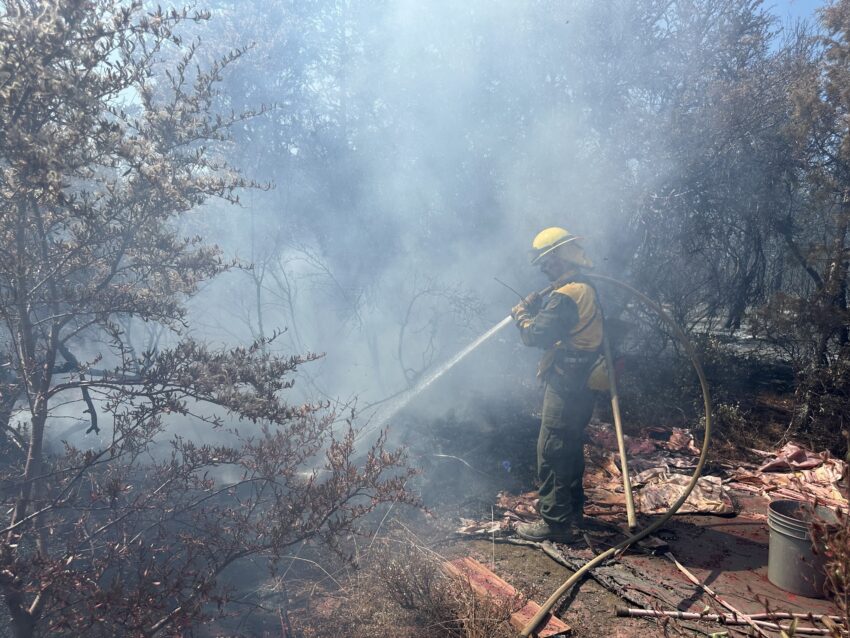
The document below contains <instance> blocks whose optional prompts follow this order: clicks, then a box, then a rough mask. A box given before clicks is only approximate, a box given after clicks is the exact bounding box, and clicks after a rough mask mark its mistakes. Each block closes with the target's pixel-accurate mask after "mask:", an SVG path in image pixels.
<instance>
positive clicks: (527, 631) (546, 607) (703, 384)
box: [520, 273, 711, 637]
mask: <svg viewBox="0 0 850 638" xmlns="http://www.w3.org/2000/svg"><path fill="white" fill-rule="evenodd" d="M585 276H587V277H588V278H591V279H595V280H598V281H603V282H605V283H608V284H611V285H613V286H616V287H619V288H621V289H622V290H625V291H626V292H628V293H630V294H632V295H633V296H634V297H636V298H637V299H639V300H640V301H641V302H642V303H643V304H645V305H646V306H647V307H648V308H650V309H651V310H653V311H655V313H656V314H657V315H658V316H659V317H660V318H661V319H662V320H663V321H664V323H666V324H667V325H668V326H669V327H670V329H671V330H672V331H673V334H674V335H675V336H676V338H677V339H678V340H679V343H680V344H681V345H682V347H683V348H684V350H685V353H686V354H687V355H688V358H689V359H690V360H691V364H692V365H693V367H694V370H695V371H696V373H697V377H699V383H700V389H701V390H702V398H703V403H704V407H705V436H704V437H703V441H702V449H701V450H700V455H699V460H698V462H697V467H696V469H695V470H694V473H693V476H691V480H690V481H689V482H688V485H687V487H685V491H684V492H683V493H682V495H681V496H680V497H679V498H678V499H677V500H676V502H675V503H673V505H672V506H671V507H670V509H669V510H667V512H666V513H665V514H664V515H663V516H661V518H659V519H658V520H656V521H655V522H654V523H652V524H651V525H649V526H648V527H646V528H644V529H643V530H641V531H639V532H638V533H636V534H634V535H632V536H629V537H628V538H627V539H626V540H624V541H622V542H620V543H618V544H617V545H615V546H614V547H612V548H611V549H609V550H607V551H605V552H602V553H601V554H599V555H598V556H596V558H594V559H592V560H591V561H589V562H588V563H587V564H586V565H584V567H582V568H580V569H579V570H578V571H576V572H575V573H574V574H573V575H572V576H570V578H568V579H567V580H566V581H565V582H564V583H563V584H562V585H561V586H560V587H559V588H558V589H557V590H556V591H555V593H553V594H552V595H551V596H549V599H548V600H547V601H546V602H545V603H544V604H543V606H542V607H541V608H540V611H538V612H537V614H535V616H534V617H533V618H532V619H531V620H530V621H529V622H528V624H527V625H526V626H525V627H523V629H522V632H521V633H520V635H521V636H524V637H526V636H529V635H531V633H532V632H533V631H534V630H535V629H536V628H537V626H538V625H540V623H541V622H543V620H544V618H545V617H546V616H547V615H548V614H549V612H550V611H551V610H552V608H553V607H554V606H555V603H557V602H558V600H559V599H560V598H561V596H563V595H564V594H565V593H566V592H567V590H568V589H569V588H570V587H572V586H573V585H575V584H576V583H577V582H579V581H580V580H581V579H582V577H584V575H585V574H586V573H587V572H588V571H590V570H591V569H593V568H594V567H596V566H597V565H599V564H600V563H602V562H604V561H606V560H607V559H608V558H610V557H611V556H613V555H614V554H616V553H617V552H619V551H620V550H622V549H624V548H626V547H628V546H629V545H631V544H633V543H636V542H637V541H639V540H641V539H643V538H646V537H647V536H649V535H650V534H652V533H653V532H654V531H656V530H657V529H659V528H660V527H661V526H662V525H664V524H665V523H666V522H667V521H668V520H670V518H672V516H673V515H674V514H675V513H676V512H677V511H678V510H679V508H680V507H681V506H682V504H683V503H684V502H685V501H686V500H687V499H688V496H690V494H691V492H692V491H693V489H694V487H696V484H697V481H698V480H699V477H700V475H701V474H702V470H703V467H705V461H706V457H707V455H708V443H709V440H710V438H711V396H710V394H709V391H708V382H707V381H706V378H705V372H704V371H703V369H702V366H701V365H700V363H699V360H698V359H697V356H696V352H695V351H694V348H693V345H692V344H691V342H690V340H689V339H688V337H687V335H685V333H684V332H683V331H682V329H681V328H680V327H679V326H678V325H677V324H676V322H675V321H673V319H671V318H670V316H669V315H668V314H667V313H666V312H664V309H663V308H662V307H661V306H660V305H659V304H657V303H656V302H654V301H653V300H652V299H650V298H649V297H647V296H646V295H644V294H643V293H641V292H639V291H638V290H635V289H634V288H632V287H631V286H629V285H628V284H625V283H623V282H621V281H618V280H616V279H612V278H611V277H606V276H604V275H595V274H589V273H588V274H586V275H585ZM603 347H604V346H603ZM607 350H608V352H607V353H606V364H607V365H608V374H609V380H611V381H613V372H614V370H613V361H611V360H610V346H609V347H608V348H607ZM611 392H612V401H613V398H614V396H615V393H616V385H614V384H612V385H611ZM612 407H613V403H612ZM616 414H619V409H618V410H617V413H616ZM616 420H618V419H617V417H616V416H615V425H616ZM617 435H618V441H617V443H618V445H619V446H620V455H621V462H622V465H623V468H624V470H625V472H624V474H625V480H628V470H627V469H626V465H625V447H624V444H623V442H622V440H621V439H622V433H621V431H618V433H617ZM630 491H631V490H630V487H629V488H627V494H628V493H629V492H630Z"/></svg>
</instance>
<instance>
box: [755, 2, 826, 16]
mask: <svg viewBox="0 0 850 638" xmlns="http://www.w3.org/2000/svg"><path fill="white" fill-rule="evenodd" d="M823 4H824V2H823V0H785V1H784V2H774V3H767V5H768V6H771V7H772V8H773V12H774V13H775V14H776V15H777V16H779V17H780V18H781V19H783V20H784V19H786V18H810V17H813V16H814V12H815V10H816V9H817V8H818V7H820V6H822V5H823Z"/></svg>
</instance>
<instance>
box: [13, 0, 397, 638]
mask: <svg viewBox="0 0 850 638" xmlns="http://www.w3.org/2000/svg"><path fill="white" fill-rule="evenodd" d="M207 17H208V16H206V15H204V14H200V13H190V12H189V11H171V12H168V13H166V12H164V11H162V10H159V9H158V10H157V11H155V12H153V13H146V12H145V11H144V10H143V8H142V3H141V2H131V3H126V2H121V1H119V0H95V1H88V0H71V1H69V2H64V1H63V2H58V1H51V0H45V1H40V0H22V1H20V2H11V3H5V4H4V7H3V13H2V14H0V48H2V52H3V55H2V63H0V149H2V150H0V298H2V303H0V319H2V326H3V327H2V336H3V348H2V351H3V356H4V360H3V361H2V365H3V367H2V378H0V392H2V405H1V406H0V407H2V416H3V423H2V424H0V426H2V427H0V429H2V432H3V435H4V436H8V437H11V439H13V441H14V442H15V443H17V445H19V446H20V447H21V448H22V449H23V450H24V452H25V453H24V454H21V455H19V457H15V456H14V455H12V456H11V457H9V460H8V462H7V461H6V459H4V465H3V466H2V467H0V479H2V493H1V494H2V499H3V502H4V505H5V507H4V511H7V514H5V515H4V517H3V519H2V523H0V528H2V530H1V531H2V536H0V539H2V540H0V596H2V598H3V600H4V602H5V604H6V606H7V609H8V613H9V615H10V617H11V628H12V633H13V635H14V636H17V637H23V636H35V635H47V634H50V635H62V634H66V635H80V634H82V633H83V632H86V633H93V634H94V635H117V634H121V635H140V636H142V635H144V636H152V635H156V634H161V633H169V632H171V633H173V632H175V631H179V628H181V627H186V626H189V625H190V624H192V623H195V622H198V621H199V620H200V619H203V618H205V617H208V616H210V615H218V614H220V613H224V612H226V611H228V607H227V602H228V589H227V588H226V587H224V586H222V584H221V582H220V575H221V573H222V571H223V570H224V569H226V568H227V567H228V566H230V565H232V564H233V563H234V562H236V561H238V560H241V559H244V558H246V557H250V556H254V555H258V554H262V555H264V556H267V557H268V559H269V569H270V570H271V571H272V572H273V571H274V566H275V561H276V559H279V558H280V557H281V556H282V555H283V554H284V553H285V551H286V548H287V547H289V546H290V545H292V544H293V543H296V542H299V541H301V540H304V539H309V538H313V537H322V538H324V539H325V540H327V541H329V542H331V543H332V544H333V542H334V540H335V539H336V538H338V536H339V534H340V533H342V532H344V531H346V530H349V529H350V528H351V527H352V525H353V523H354V521H356V520H357V519H358V518H359V517H361V516H362V515H363V514H365V513H367V512H369V511H370V510H371V509H372V508H374V507H375V506H376V505H377V504H379V503H381V502H382V501H385V500H393V501H395V500H399V499H400V500H408V497H407V496H406V495H405V493H404V490H403V484H404V479H405V476H406V475H407V472H408V470H406V469H405V468H404V463H403V457H402V455H401V454H400V453H389V452H387V451H385V450H384V449H383V447H382V441H381V440H379V441H378V443H377V444H376V446H375V447H374V448H373V449H372V450H371V452H370V453H369V454H368V455H367V457H366V458H365V460H364V463H363V464H362V466H360V467H358V466H356V465H355V464H354V463H353V461H352V453H353V436H354V435H353V430H352V428H351V426H350V424H349V428H348V430H347V433H345V434H343V436H342V438H338V437H336V436H335V435H334V429H333V425H334V422H335V420H336V418H337V415H334V414H333V413H330V412H329V411H327V410H326V409H325V406H322V405H300V406H292V405H288V404H287V403H286V402H285V400H284V399H283V398H282V396H281V393H282V392H284V391H286V390H287V389H288V388H290V387H291V385H292V381H291V380H290V376H291V373H292V372H293V371H294V370H295V369H296V368H297V367H298V366H300V365H302V364H305V363H308V362H309V361H310V360H311V359H313V358H314V355H307V356H305V357H298V356H293V357H275V356H271V355H269V354H267V353H266V351H265V349H264V348H263V344H264V343H265V342H266V341H268V339H261V340H259V341H258V342H256V343H255V344H253V345H251V346H249V347H236V348H229V349H227V348H212V347H210V346H207V345H205V344H204V343H202V342H199V341H197V340H193V339H190V338H187V337H185V336H182V333H183V332H185V329H186V327H187V313H186V310H185V307H184V302H185V300H186V299H187V298H188V297H190V296H191V295H193V294H194V293H195V292H196V291H197V289H198V286H199V285H200V284H201V283H202V282H204V281H206V280H208V279H210V278H212V277H214V276H215V275H217V274H218V273H220V272H221V271H222V270H224V269H225V268H226V266H227V264H225V263H224V262H223V260H222V257H221V255H220V253H219V251H218V250H217V249H216V248H214V247H210V246H207V245H204V243H203V242H202V241H201V239H200V238H198V237H192V238H183V237H181V236H180V234H179V232H178V230H177V225H176V221H177V220H178V218H179V217H180V216H181V215H184V214H186V213H188V212H189V211H192V210H193V209H195V208H196V207H197V206H199V205H200V204H202V203H203V202H205V201H206V200H207V199H209V198H211V197H216V198H220V199H223V200H225V201H229V202H234V203H235V202H237V201H238V198H237V191H238V189H240V188H243V187H251V186H257V185H255V184H251V183H248V182H246V181H245V180H244V179H242V178H241V177H240V176H239V174H238V172H236V171H235V170H234V169H232V168H231V167H230V166H228V164H227V163H226V162H225V161H224V159H223V155H222V148H223V144H224V143H226V142H227V140H228V128H229V127H230V126H231V125H232V124H233V123H235V122H237V121H239V120H241V119H244V118H247V117H250V116H252V115H253V114H254V113H250V112H248V113H227V112H220V111H218V110H217V108H216V104H217V101H216V97H217V91H216V85H217V83H218V82H219V81H220V79H221V77H222V73H223V72H224V70H225V69H226V67H227V66H228V65H230V64H232V63H234V62H235V61H236V60H238V59H239V57H240V55H241V53H242V52H241V51H239V50H236V51H233V52H232V53H230V54H228V55H227V56H225V57H224V58H223V59H221V60H219V61H217V62H214V63H213V64H211V65H210V66H209V67H208V68H205V69H204V68H201V67H200V65H198V64H197V63H196V61H195V58H196V56H197V51H198V48H197V43H196V42H183V41H182V40H181V38H180V36H179V35H178V33H177V30H176V29H177V28H178V26H179V25H180V24H181V23H182V22H184V21H187V20H188V21H193V20H195V21H197V20H204V19H206V18H207ZM130 317H132V318H135V319H137V320H141V321H145V322H154V323H158V324H161V325H163V326H165V327H167V328H168V329H169V330H170V331H171V334H172V335H173V337H174V338H173V339H172V342H173V343H174V344H175V345H173V346H172V347H170V348H166V349H163V350H161V351H159V352H146V353H135V352H134V351H133V350H132V348H131V347H130V345H129V344H128V343H127V342H126V335H125V333H124V332H123V331H122V329H121V328H120V325H121V321H123V320H125V319H126V318H130ZM95 367H96V368H97V369H95ZM71 399H73V400H77V401H79V402H80V403H79V405H80V413H81V414H82V413H83V412H84V411H85V412H86V413H87V416H88V418H90V428H89V429H90V430H91V431H92V433H94V434H96V433H98V432H99V433H100V435H101V436H100V438H99V439H93V440H92V443H91V445H90V446H86V447H75V446H72V445H70V444H67V443H66V444H65V445H64V449H63V450H62V451H61V452H58V453H53V454H48V453H47V449H46V447H45V446H46V442H47V431H48V429H49V424H50V418H51V414H52V410H53V409H54V407H55V406H56V405H57V404H58V403H64V402H68V401H69V400H71ZM15 407H17V408H19V411H18V413H17V414H15V415H13V412H14V408H15ZM174 418H179V419H181V420H182V421H184V422H185V421H186V420H188V419H195V420H199V421H201V422H203V423H205V424H207V425H208V426H209V427H210V428H218V429H219V431H221V435H220V437H219V439H218V440H219V443H218V444H215V445H214V444H210V443H208V442H197V441H189V440H187V439H186V438H183V437H179V436H178V437H174V438H173V439H172V440H171V441H170V444H169V445H168V446H163V445H162V444H161V441H162V439H163V438H164V436H165V434H164V433H165V430H166V428H167V426H168V423H169V419H174ZM240 424H241V425H240ZM228 426H230V427H228ZM236 426H240V428H241V429H237V427H236ZM314 468H315V469H314ZM393 468H396V469H397V470H398V471H397V472H396V475H395V476H389V477H388V476H386V470H389V469H393ZM320 470H324V471H323V472H322V473H321V475H320V474H319V472H320Z"/></svg>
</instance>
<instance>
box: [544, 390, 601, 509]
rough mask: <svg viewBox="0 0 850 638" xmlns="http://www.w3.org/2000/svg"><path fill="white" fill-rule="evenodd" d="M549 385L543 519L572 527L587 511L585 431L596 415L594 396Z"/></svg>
mask: <svg viewBox="0 0 850 638" xmlns="http://www.w3.org/2000/svg"><path fill="white" fill-rule="evenodd" d="M558 385H560V384H556V385H553V384H552V383H547V384H546V390H545V392H544V395H543V416H542V419H541V423H540V436H539V438H538V439H537V478H538V480H539V481H540V515H541V516H542V517H543V520H545V521H546V522H547V523H549V524H554V525H563V524H569V523H570V521H571V520H573V519H579V518H581V516H582V511H583V509H584V487H583V486H582V477H583V475H584V428H585V427H586V426H587V424H588V422H589V421H590V417H591V416H592V415H593V403H594V399H595V396H594V393H593V391H592V390H590V389H588V388H587V387H586V386H585V385H584V384H583V383H582V384H573V385H578V386H579V389H573V388H559V387H558Z"/></svg>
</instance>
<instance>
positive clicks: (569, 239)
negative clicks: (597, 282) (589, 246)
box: [531, 226, 593, 267]
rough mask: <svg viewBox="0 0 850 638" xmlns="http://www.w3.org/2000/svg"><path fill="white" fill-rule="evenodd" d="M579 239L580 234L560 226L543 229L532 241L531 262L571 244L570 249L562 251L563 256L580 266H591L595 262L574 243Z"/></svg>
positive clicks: (534, 262)
mask: <svg viewBox="0 0 850 638" xmlns="http://www.w3.org/2000/svg"><path fill="white" fill-rule="evenodd" d="M579 239H581V238H580V237H579V236H578V235H573V234H572V233H571V232H570V231H568V230H565V229H564V228H560V227H558V226H552V227H550V228H546V229H544V230H541V231H540V232H539V233H537V236H536V237H535V238H534V241H532V242H531V263H532V264H536V263H537V262H539V261H540V260H541V259H542V258H543V257H545V256H546V255H548V254H549V253H551V252H552V251H553V250H556V249H558V248H561V247H562V246H567V245H569V249H568V250H562V251H561V256H562V257H563V258H564V259H566V260H567V261H571V262H573V263H575V264H578V265H579V266H587V267H591V266H592V265H593V264H591V262H590V260H589V259H587V257H585V255H584V250H582V248H581V247H580V246H579V245H578V244H577V243H574V242H576V241H577V240H579Z"/></svg>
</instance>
